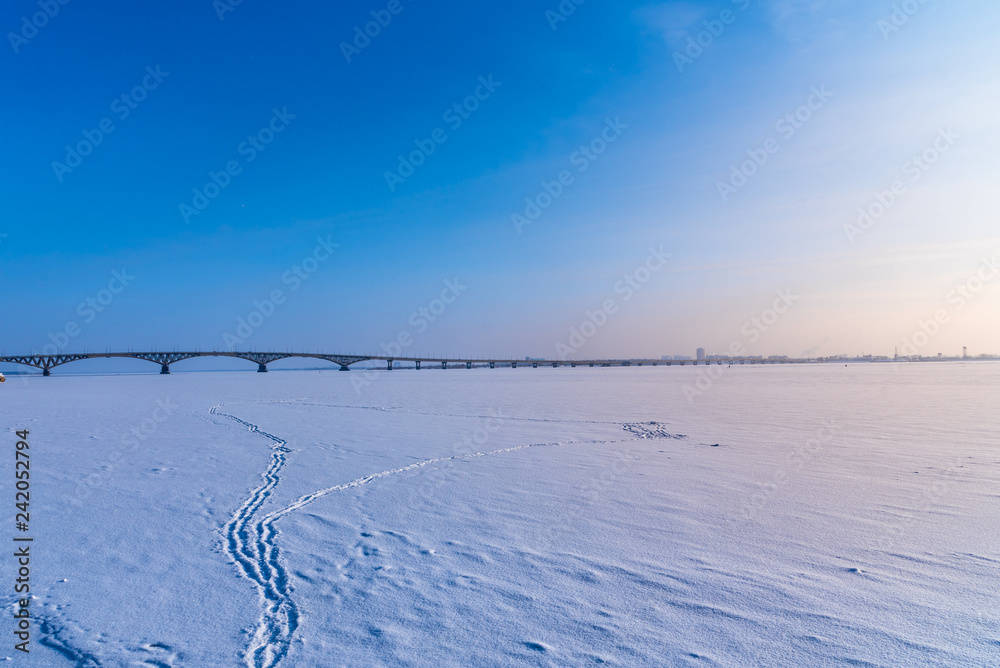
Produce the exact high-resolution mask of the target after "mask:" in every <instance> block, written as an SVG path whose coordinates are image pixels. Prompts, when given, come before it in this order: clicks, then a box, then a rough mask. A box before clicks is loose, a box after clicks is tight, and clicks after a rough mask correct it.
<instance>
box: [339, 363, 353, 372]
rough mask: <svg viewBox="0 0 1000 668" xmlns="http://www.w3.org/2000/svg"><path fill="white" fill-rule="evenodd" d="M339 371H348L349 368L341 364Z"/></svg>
mask: <svg viewBox="0 0 1000 668" xmlns="http://www.w3.org/2000/svg"><path fill="white" fill-rule="evenodd" d="M340 370H341V371H350V370H351V367H349V366H347V365H346V364H341V365H340Z"/></svg>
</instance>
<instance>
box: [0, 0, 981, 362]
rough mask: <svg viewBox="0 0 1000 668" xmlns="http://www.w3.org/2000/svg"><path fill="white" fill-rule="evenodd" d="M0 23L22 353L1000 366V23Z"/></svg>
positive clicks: (28, 8) (166, 19)
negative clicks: (976, 361) (846, 357)
mask: <svg viewBox="0 0 1000 668" xmlns="http://www.w3.org/2000/svg"><path fill="white" fill-rule="evenodd" d="M894 8H895V9H894ZM46 12H47V13H46ZM894 12H895V13H894ZM0 16H2V20H0V27H2V29H3V32H4V33H5V38H4V43H3V45H2V46H0V53H2V54H3V55H2V57H0V82H2V86H3V93H4V98H3V99H4V103H3V105H2V106H0V115H2V116H0V119H2V122H3V132H2V133H0V152H2V155H3V160H2V163H0V170H2V179H0V210H2V218H0V234H2V235H3V236H2V238H0V277H2V279H0V280H2V285H3V291H2V302H0V312H2V314H3V317H2V321H0V347H2V348H3V349H4V350H5V351H6V352H7V353H8V354H11V353H22V352H29V351H36V350H37V351H42V350H43V349H45V347H46V346H47V345H48V346H49V348H48V352H52V351H53V350H55V349H58V350H60V351H66V352H72V351H77V350H84V349H89V350H91V351H94V350H104V349H105V348H107V347H110V348H113V349H122V348H126V347H129V346H131V347H133V348H136V349H140V348H142V349H145V348H151V347H155V348H157V349H161V350H163V349H172V348H178V349H188V348H195V347H198V348H201V349H203V350H204V349H210V348H219V349H229V348H233V347H236V348H240V349H247V348H250V349H260V350H265V349H281V350H285V349H292V350H302V349H311V350H319V349H323V350H326V351H327V352H332V351H358V352H369V353H376V352H378V351H380V350H384V349H385V348H384V346H385V345H389V344H391V342H393V341H397V340H399V339H400V337H402V340H403V341H406V342H408V345H405V346H403V348H404V350H405V352H406V353H410V354H415V355H433V354H440V355H445V354H447V355H456V356H457V355H480V354H483V355H486V354H488V355H512V356H525V355H531V356H537V357H558V356H561V355H564V356H566V357H576V358H586V357H600V356H655V357H659V356H660V355H665V354H686V355H693V354H694V348H695V347H699V346H701V347H704V348H706V349H707V350H708V352H709V353H713V352H716V353H721V352H725V351H726V350H727V349H728V348H729V347H730V346H731V345H733V344H734V343H739V344H740V345H742V346H744V347H745V350H746V351H747V352H748V353H752V354H788V355H800V354H803V353H807V354H810V355H830V354H837V353H848V354H852V355H853V354H856V353H862V352H865V353H876V354H891V353H892V351H893V348H894V346H902V345H903V343H902V342H903V341H904V339H906V340H910V341H912V340H913V336H914V334H916V333H917V332H920V331H921V323H924V330H927V331H928V332H929V334H927V335H924V336H922V337H921V336H918V337H917V341H916V343H917V344H918V345H917V346H916V350H917V352H919V353H921V354H925V355H927V354H936V353H938V352H944V353H945V354H948V355H950V354H957V353H960V352H961V346H963V345H964V346H968V347H969V352H970V354H978V353H982V352H994V353H1000V336H998V334H1000V273H998V277H997V278H996V279H994V278H993V275H992V274H993V273H994V272H1000V264H998V267H997V269H991V268H990V263H991V262H993V260H992V258H997V254H998V253H1000V227H998V218H997V211H998V210H1000V207H998V204H1000V187H998V185H997V183H998V175H1000V168H998V166H997V155H1000V134H998V129H1000V58H998V53H1000V51H998V49H997V41H996V40H997V36H998V35H1000V5H998V4H997V3H996V2H995V1H994V0H968V1H964V2H948V1H946V0H923V1H922V2H918V1H917V0H908V1H907V2H896V3H893V2H889V1H886V0H770V1H764V0H760V1H757V0H735V1H728V0H726V1H719V2H665V3H656V2H600V1H599V0H587V1H586V2H583V3H582V4H579V5H576V4H574V3H573V2H572V0H565V1H564V2H562V4H560V3H559V2H557V0H549V1H541V2H520V3H499V2H483V3H444V2H434V3H430V2H423V1H422V0H398V1H393V2H388V1H385V2H383V1H382V0H373V1H371V2H343V3H308V2H306V3H292V4H285V5H280V6H279V5H275V4H274V3H262V2H255V1H253V0H243V2H241V3H240V4H237V5H231V4H229V3H228V2H227V0H218V1H217V2H215V4H213V3H212V2H211V0H198V1H190V0H180V1H173V2H169V3H168V2H144V3H109V2H100V1H96V2H82V1H81V0H75V1H67V2H66V4H59V2H58V1H57V0H42V1H41V2H38V1H37V0H36V1H35V2H31V1H28V0H11V1H10V2H7V3H5V5H4V9H3V11H2V13H0ZM379 22H381V23H379ZM366 30H367V32H368V33H369V34H368V35H366V34H365V32H366ZM371 35H374V36H371ZM914 157H916V160H914ZM227 170H228V171H227ZM894 189H895V192H893V190H894ZM526 200H528V201H526ZM880 200H881V202H880ZM859 209H861V210H862V212H864V211H867V212H868V217H867V218H865V217H861V213H859ZM859 218H860V220H859ZM666 256H669V257H666ZM984 258H985V260H986V261H984ZM115 272H117V274H115ZM276 291H280V293H276ZM779 292H780V294H781V295H783V296H779ZM272 296H277V297H278V301H279V302H280V303H277V304H271V303H269V300H270V299H271V298H272ZM442 297H443V298H444V300H443V301H436V300H442ZM776 300H777V301H776ZM446 302H447V303H446ZM776 304H777V306H778V310H780V311H784V312H783V313H780V314H778V313H777V312H769V311H768V309H770V308H773V307H774V306H775V305H776ZM421 309H424V311H423V313H421ZM588 313H589V314H590V315H588ZM755 317H756V318H758V319H761V318H762V320H759V321H758V322H754V321H753V318H755ZM935 318H937V322H930V321H934V320H935ZM241 319H242V320H241ZM586 322H594V323H596V324H594V325H587V324H584V323H586ZM242 323H246V324H242ZM768 323H769V324H768ZM573 328H575V330H574V329H573ZM67 331H68V332H70V334H67V333H66V332H67ZM574 331H576V332H579V333H578V334H574Z"/></svg>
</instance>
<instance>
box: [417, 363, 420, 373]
mask: <svg viewBox="0 0 1000 668" xmlns="http://www.w3.org/2000/svg"><path fill="white" fill-rule="evenodd" d="M417 371H420V360H417Z"/></svg>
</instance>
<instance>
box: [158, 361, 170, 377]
mask: <svg viewBox="0 0 1000 668" xmlns="http://www.w3.org/2000/svg"><path fill="white" fill-rule="evenodd" d="M169 373H170V367H169V366H168V365H166V364H161V365H160V375H161V376H165V375H168V374H169Z"/></svg>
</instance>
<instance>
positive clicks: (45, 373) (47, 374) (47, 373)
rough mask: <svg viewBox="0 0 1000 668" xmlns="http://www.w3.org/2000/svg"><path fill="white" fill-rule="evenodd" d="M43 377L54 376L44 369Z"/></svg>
mask: <svg viewBox="0 0 1000 668" xmlns="http://www.w3.org/2000/svg"><path fill="white" fill-rule="evenodd" d="M42 375H43V376H51V375H52V374H50V373H49V370H48V369H42Z"/></svg>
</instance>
